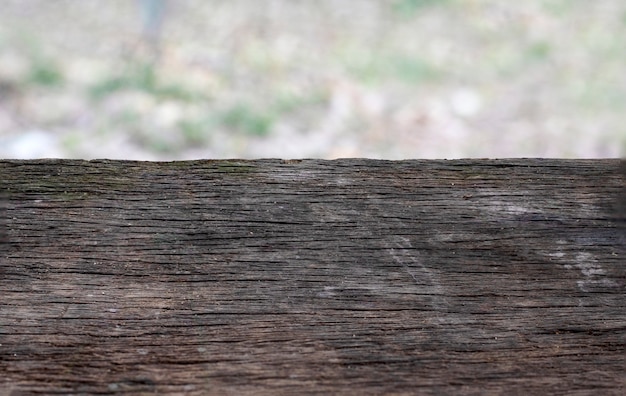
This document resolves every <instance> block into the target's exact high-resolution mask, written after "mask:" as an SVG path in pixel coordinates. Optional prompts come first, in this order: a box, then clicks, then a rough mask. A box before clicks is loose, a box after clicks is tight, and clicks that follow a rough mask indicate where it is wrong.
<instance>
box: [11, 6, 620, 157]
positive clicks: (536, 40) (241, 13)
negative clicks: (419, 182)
mask: <svg viewBox="0 0 626 396" xmlns="http://www.w3.org/2000/svg"><path fill="white" fill-rule="evenodd" d="M625 105H626V1H623V0H593V1H589V0H524V1H502V0H106V1H102V0H54V1H53V0H0V158H41V157H56V158H85V159H91V158H120V159H137V160H178V159H196V158H266V157H280V158H304V157H317V158H339V157H370V158H384V159H405V158H461V157H562V158H598V157H619V156H620V155H623V154H625V153H626V107H625Z"/></svg>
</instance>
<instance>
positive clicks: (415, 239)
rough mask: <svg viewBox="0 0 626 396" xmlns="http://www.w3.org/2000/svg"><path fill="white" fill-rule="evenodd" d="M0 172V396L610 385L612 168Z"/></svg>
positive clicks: (305, 166)
mask: <svg viewBox="0 0 626 396" xmlns="http://www.w3.org/2000/svg"><path fill="white" fill-rule="evenodd" d="M0 182H1V183H2V184H1V191H2V192H3V194H4V198H3V203H2V207H0V210H2V211H3V212H4V217H5V220H4V230H3V233H4V236H3V237H2V238H3V242H2V243H1V244H0V249H1V250H0V259H1V260H2V261H1V264H0V296H1V300H0V373H2V375H0V389H1V390H0V394H2V395H5V394H6V395H13V396H16V395H25V394H38V393H42V394H53V393H60V394H94V393H102V394H116V393H124V394H153V393H159V394H168V393H171V394H189V395H204V394H233V395H241V394H268V395H270V394H271V395H275V394H359V395H363V394H399V395H400V394H455V395H457V394H458V395H464V394H468V395H469V394H502V393H512V394H568V395H572V394H604V395H610V394H613V395H623V394H625V393H626V374H625V373H626V298H625V297H626V260H625V257H626V246H625V245H626V228H625V221H624V207H626V206H625V205H624V202H623V200H624V197H626V194H625V192H624V186H625V178H624V175H623V174H622V173H621V172H620V162H619V160H531V159H519V160H458V161H374V160H359V159H354V160H337V161H322V160H302V161H300V160H298V161H281V160H258V161H191V162H170V163H146V162H130V161H108V160H99V161H89V162H87V161H74V160H41V161H39V160H38V161H14V160H5V161H0ZM3 392H4V393H3Z"/></svg>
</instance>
